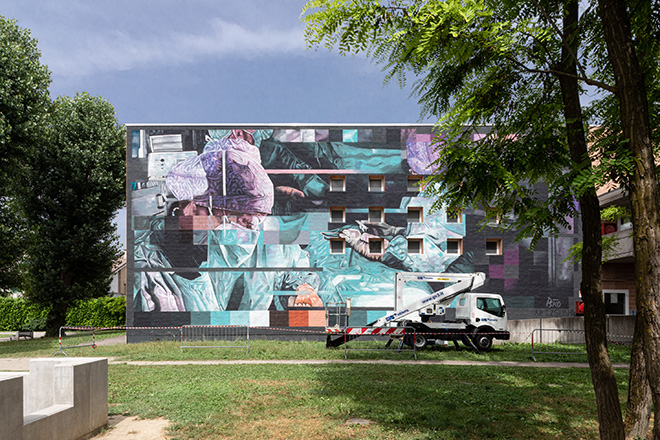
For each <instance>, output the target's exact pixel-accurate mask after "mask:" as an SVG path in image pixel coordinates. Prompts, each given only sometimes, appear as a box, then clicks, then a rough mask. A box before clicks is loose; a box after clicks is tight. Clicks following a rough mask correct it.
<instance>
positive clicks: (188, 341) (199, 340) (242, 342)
mask: <svg viewBox="0 0 660 440" xmlns="http://www.w3.org/2000/svg"><path fill="white" fill-rule="evenodd" d="M184 348H245V354H248V353H249V352H250V327H248V326H247V325H184V326H182V327H181V350H183V349H184Z"/></svg>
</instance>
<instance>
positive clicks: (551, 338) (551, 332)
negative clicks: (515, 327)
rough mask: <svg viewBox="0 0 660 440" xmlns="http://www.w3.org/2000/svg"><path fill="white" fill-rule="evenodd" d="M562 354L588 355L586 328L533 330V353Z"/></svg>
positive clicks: (533, 355)
mask: <svg viewBox="0 0 660 440" xmlns="http://www.w3.org/2000/svg"><path fill="white" fill-rule="evenodd" d="M538 354H561V355H582V356H586V354H587V351H586V344H585V340H584V330H569V329H557V328H553V329H546V328H543V329H541V328H537V329H534V330H533V331H532V355H531V358H532V360H533V361H534V362H536V357H535V355H538Z"/></svg>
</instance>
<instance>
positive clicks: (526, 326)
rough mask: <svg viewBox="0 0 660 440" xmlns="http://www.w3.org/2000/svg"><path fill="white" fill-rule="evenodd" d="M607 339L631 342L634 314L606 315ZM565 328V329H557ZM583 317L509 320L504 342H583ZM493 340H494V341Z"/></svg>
mask: <svg viewBox="0 0 660 440" xmlns="http://www.w3.org/2000/svg"><path fill="white" fill-rule="evenodd" d="M606 325H607V333H608V340H609V341H610V342H614V343H628V344H629V343H632V336H633V333H634V331H635V317H634V316H608V317H607V320H606ZM559 330H567V331H561V332H560V331H559ZM583 331H584V318H583V317H581V316H576V317H566V318H542V319H519V320H511V321H509V332H511V339H510V340H509V341H497V340H496V341H497V343H506V342H522V343H530V342H532V333H534V342H543V343H551V342H566V343H583V342H584V334H583V333H582V332H583ZM494 342H495V341H494Z"/></svg>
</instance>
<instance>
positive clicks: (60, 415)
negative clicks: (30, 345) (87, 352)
mask: <svg viewBox="0 0 660 440" xmlns="http://www.w3.org/2000/svg"><path fill="white" fill-rule="evenodd" d="M107 422H108V361H107V359H105V358H48V359H32V360H31V361H30V373H29V374H27V373H0V440H5V439H7V440H52V439H58V440H75V439H78V438H80V437H82V436H85V435H87V434H89V433H91V432H93V431H96V430H97V429H99V428H101V427H102V426H104V425H105V424H107Z"/></svg>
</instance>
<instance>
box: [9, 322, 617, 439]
mask: <svg viewBox="0 0 660 440" xmlns="http://www.w3.org/2000/svg"><path fill="white" fill-rule="evenodd" d="M118 334H119V335H120V334H121V333H102V334H100V335H97V341H99V340H102V339H104V338H107V337H112V336H116V335H118ZM90 342H91V336H90V335H85V336H84V337H83V336H79V337H70V338H65V339H64V342H63V345H65V346H66V345H71V343H86V344H88V343H90ZM57 348H58V340H57V339H56V338H43V339H37V340H28V341H20V342H2V343H0V356H1V357H38V356H52V355H53V353H55V352H56V351H57ZM554 348H555V347H553V349H554ZM568 348H569V347H565V349H568ZM537 349H538V347H537ZM577 349H578V350H581V348H579V347H578V348H577ZM562 350H563V349H562ZM610 350H611V353H612V359H613V361H614V362H628V361H629V355H630V353H629V352H630V347H626V346H620V345H612V346H611V347H610ZM65 351H66V352H67V354H68V355H69V356H111V357H114V358H115V359H116V360H119V361H121V360H126V361H128V360H185V359H199V360H205V359H343V357H344V351H343V350H341V349H339V350H327V349H325V347H324V344H323V343H322V342H311V341H302V342H283V341H272V340H271V341H264V340H252V341H250V352H249V354H246V353H245V349H188V350H181V349H180V348H179V344H178V343H177V342H158V343H142V344H130V345H111V346H99V347H97V348H96V349H92V348H91V347H81V348H72V349H65ZM530 353H531V347H530V345H529V344H506V345H498V346H494V348H493V350H491V351H490V352H488V353H486V354H484V355H481V356H480V355H477V354H474V353H472V352H470V351H468V350H466V349H463V350H460V351H457V350H456V349H454V348H453V347H437V348H433V349H430V350H429V349H427V350H424V351H422V352H419V353H418V356H419V359H420V360H431V359H447V360H474V361H529V358H530ZM349 359H404V360H411V359H412V353H411V352H405V353H396V352H391V351H390V352H368V351H364V352H350V353H349ZM537 359H538V360H539V363H542V362H544V361H562V362H586V357H585V356H583V355H574V356H565V355H538V356H537ZM615 374H616V378H617V381H618V383H619V390H620V393H621V402H625V398H626V394H627V381H628V371H627V370H625V369H618V370H616V372H615ZM108 386H109V402H110V412H111V414H124V413H127V414H131V415H137V416H140V417H144V418H152V417H164V418H166V419H168V420H170V421H171V422H172V425H171V427H170V434H171V435H173V436H174V438H177V439H404V440H405V439H482V438H492V439H528V438H542V439H544V438H568V439H582V438H598V427H597V422H596V410H595V398H594V393H593V388H592V385H591V376H590V371H589V370H588V369H586V368H564V369H556V368H526V367H521V368H514V367H499V366H497V367H494V366H486V365H484V366H479V365H477V366H454V365H423V364H421V363H419V364H412V365H408V364H407V365H384V364H350V363H345V364H342V363H338V364H326V365H284V364H268V365H179V366H155V365H150V366H134V365H127V364H112V365H110V367H109V385H108ZM355 418H359V419H365V420H368V421H369V423H368V424H365V425H350V424H347V422H349V421H350V420H351V419H355Z"/></svg>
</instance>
